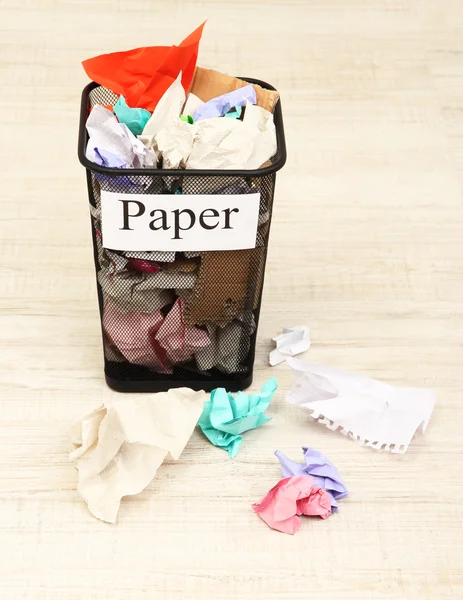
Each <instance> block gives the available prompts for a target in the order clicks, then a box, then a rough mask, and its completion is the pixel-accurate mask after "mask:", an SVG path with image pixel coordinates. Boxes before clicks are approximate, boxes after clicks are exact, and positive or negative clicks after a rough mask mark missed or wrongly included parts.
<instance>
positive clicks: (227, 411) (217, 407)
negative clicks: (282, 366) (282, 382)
mask: <svg viewBox="0 0 463 600" xmlns="http://www.w3.org/2000/svg"><path fill="white" fill-rule="evenodd" d="M277 387H278V384H277V381H276V379H275V377H272V378H271V379H269V380H268V381H267V382H266V383H264V385H263V386H262V389H261V391H260V392H259V393H257V394H245V393H243V392H238V394H237V395H236V397H233V395H232V394H231V393H230V392H227V391H226V390H225V389H224V388H218V389H216V390H214V391H213V392H212V393H211V396H210V399H209V400H208V401H206V402H205V403H204V409H203V412H202V414H201V417H200V418H199V421H198V426H199V427H200V429H201V431H202V432H203V433H204V435H205V436H206V437H207V439H208V440H209V441H210V442H211V443H212V444H214V446H218V447H219V448H223V449H224V450H227V452H228V453H229V454H230V456H231V458H235V456H236V455H237V454H238V451H239V449H240V446H241V443H242V441H243V438H242V437H241V434H242V433H244V432H245V431H249V430H250V429H255V428H256V427H260V426H261V425H264V423H267V421H270V418H268V417H266V416H265V415H264V413H265V411H266V410H267V408H268V406H269V404H270V402H271V401H272V398H273V395H274V393H275V391H276V389H277Z"/></svg>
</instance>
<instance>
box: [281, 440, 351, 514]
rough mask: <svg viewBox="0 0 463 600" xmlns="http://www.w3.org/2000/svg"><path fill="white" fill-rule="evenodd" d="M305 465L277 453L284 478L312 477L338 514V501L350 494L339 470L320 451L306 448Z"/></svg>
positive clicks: (333, 510)
mask: <svg viewBox="0 0 463 600" xmlns="http://www.w3.org/2000/svg"><path fill="white" fill-rule="evenodd" d="M302 452H303V453H304V463H305V464H301V463H298V462H295V461H293V460H291V459H290V458H288V457H287V456H286V455H285V454H283V452H280V450H276V451H275V456H276V457H277V458H278V460H279V461H280V466H281V474H282V475H283V477H293V476H298V475H310V476H312V477H313V478H314V479H315V485H318V486H319V487H321V488H323V489H324V490H325V491H326V492H327V493H328V495H329V497H330V501H331V512H334V513H335V512H338V503H337V500H341V499H342V498H346V497H347V496H348V495H349V494H348V491H347V488H346V486H345V484H344V482H343V480H342V479H341V476H340V475H339V471H338V470H337V468H336V467H335V466H334V465H333V464H332V463H331V462H330V461H329V460H328V459H327V458H326V456H324V455H323V454H322V453H321V452H318V450H315V449H314V448H308V447H307V446H304V447H303V448H302Z"/></svg>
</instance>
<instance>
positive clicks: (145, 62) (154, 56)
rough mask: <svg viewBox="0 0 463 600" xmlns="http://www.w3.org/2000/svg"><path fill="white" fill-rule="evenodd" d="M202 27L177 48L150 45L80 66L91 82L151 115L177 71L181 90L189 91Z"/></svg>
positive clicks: (105, 55) (100, 57)
mask: <svg viewBox="0 0 463 600" xmlns="http://www.w3.org/2000/svg"><path fill="white" fill-rule="evenodd" d="M204 25H205V23H203V24H202V25H200V26H199V27H198V28H197V29H195V30H194V31H193V32H192V33H191V34H190V35H189V36H188V37H187V38H185V39H184V40H183V42H181V44H180V45H179V46H151V47H145V48H135V49H134V50H128V51H126V52H113V53H111V54H102V55H101V56H95V57H94V58H90V59H88V60H85V61H84V62H83V63H82V65H83V67H84V69H85V72H86V73H87V75H88V76H89V77H90V79H93V81H96V82H97V83H99V84H100V85H103V86H105V87H107V88H108V89H109V90H111V91H112V92H114V93H115V94H119V95H121V96H124V98H125V99H126V101H127V104H128V105H129V106H135V107H137V108H145V109H146V110H149V111H150V112H152V111H153V110H154V109H155V108H156V105H157V104H158V102H159V100H160V98H161V97H162V96H163V94H164V92H165V91H166V90H167V88H168V87H169V86H170V85H171V84H172V82H173V81H174V80H175V79H176V78H177V76H178V74H179V73H180V72H181V73H182V85H183V88H184V89H185V90H188V89H189V88H190V84H191V82H192V79H193V76H194V73H195V67H196V60H197V58H198V48H199V42H200V40H201V35H202V32H203V27H204Z"/></svg>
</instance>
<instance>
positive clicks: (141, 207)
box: [101, 190, 260, 252]
mask: <svg viewBox="0 0 463 600" xmlns="http://www.w3.org/2000/svg"><path fill="white" fill-rule="evenodd" d="M259 202H260V197H259V194H258V193H255V194H230V195H218V194H178V195H177V194H119V193H117V192H107V191H104V190H102V191H101V223H102V235H103V246H104V247H105V248H110V249H112V250H132V251H133V250H135V251H136V250H139V251H145V252H146V251H152V250H171V251H172V250H173V251H178V252H184V251H194V250H196V251H200V250H201V251H202V250H244V249H247V248H254V247H255V245H256V234H257V222H258V218H259Z"/></svg>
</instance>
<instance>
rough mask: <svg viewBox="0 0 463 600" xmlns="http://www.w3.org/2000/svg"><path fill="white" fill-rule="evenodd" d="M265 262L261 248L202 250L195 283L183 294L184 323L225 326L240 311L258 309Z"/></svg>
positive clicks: (263, 250) (263, 249)
mask: <svg viewBox="0 0 463 600" xmlns="http://www.w3.org/2000/svg"><path fill="white" fill-rule="evenodd" d="M264 261H265V248H262V247H260V248H252V249H250V250H227V251H217V252H205V253H203V254H202V259H201V267H200V269H199V276H198V279H197V281H196V284H195V286H194V288H193V290H192V293H191V294H190V295H188V296H187V297H185V313H184V314H185V322H186V323H187V324H189V325H205V324H206V323H208V322H212V323H216V324H218V325H219V326H221V327H225V326H226V325H228V323H230V322H231V321H232V320H233V319H234V318H235V317H236V316H237V315H239V314H240V313H242V312H243V311H245V310H252V309H255V308H257V305H258V302H259V295H260V290H261V287H262V278H263V274H264Z"/></svg>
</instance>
